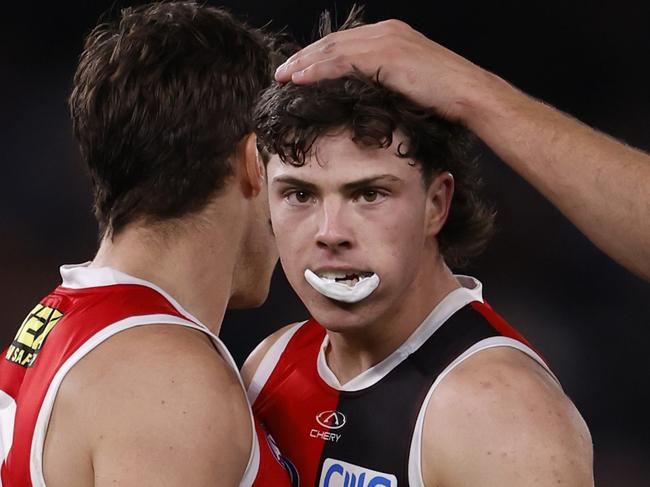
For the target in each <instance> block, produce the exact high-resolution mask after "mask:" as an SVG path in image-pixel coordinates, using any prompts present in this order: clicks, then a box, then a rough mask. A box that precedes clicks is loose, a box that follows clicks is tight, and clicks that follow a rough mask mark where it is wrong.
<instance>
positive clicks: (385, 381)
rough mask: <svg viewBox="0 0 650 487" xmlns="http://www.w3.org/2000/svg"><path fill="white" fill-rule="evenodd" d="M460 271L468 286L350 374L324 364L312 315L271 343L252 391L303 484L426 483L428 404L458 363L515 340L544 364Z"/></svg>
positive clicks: (321, 332) (322, 341) (372, 486)
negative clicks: (342, 379) (342, 375)
mask: <svg viewBox="0 0 650 487" xmlns="http://www.w3.org/2000/svg"><path fill="white" fill-rule="evenodd" d="M457 277H458V279H459V281H460V282H461V284H462V285H463V286H464V287H462V288H459V289H456V290H454V291H452V292H451V293H450V294H449V295H447V297H445V298H444V299H443V300H442V301H441V302H440V303H439V304H438V305H437V306H436V308H435V309H434V310H433V311H432V312H431V313H430V315H429V316H428V317H427V318H426V319H425V320H424V322H423V323H422V324H421V325H420V326H419V327H418V328H417V329H416V330H415V331H414V332H413V334H412V335H411V336H410V337H409V338H408V339H407V340H406V341H405V342H404V343H403V344H402V345H401V346H400V347H399V348H398V349H397V350H395V351H394V352H393V353H392V354H391V355H390V356H388V357H387V358H386V359H384V360H383V361H382V362H380V363H378V364H376V365H375V366H373V367H371V368H370V369H368V370H367V371H365V372H363V373H362V374H360V375H359V376H357V377H355V378H354V379H352V380H351V381H349V382H347V383H346V384H343V385H341V384H340V383H339V381H338V380H337V378H336V376H335V375H334V374H333V373H332V371H331V370H330V369H329V367H328V365H327V362H326V359H325V350H326V347H327V346H328V343H329V342H328V338H327V334H326V332H325V329H324V328H323V327H322V326H321V325H320V324H318V323H317V322H316V321H314V320H309V321H306V322H304V323H299V324H296V325H294V326H293V327H291V328H289V329H288V330H287V331H286V332H285V333H284V334H283V335H282V336H281V337H280V338H279V339H278V340H277V341H276V342H275V343H274V344H273V345H272V346H271V348H270V349H269V351H268V352H267V354H266V355H265V357H264V358H263V359H262V361H261V363H260V366H259V367H258V369H257V371H256V372H255V374H254V376H253V379H252V380H251V384H250V386H249V388H248V396H249V400H250V401H251V404H252V405H253V411H254V413H255V415H256V418H257V419H258V420H259V421H261V422H262V424H263V426H264V428H265V429H267V430H268V431H269V432H270V434H271V435H272V436H273V438H274V439H275V440H276V441H277V444H278V446H279V448H280V450H281V451H282V453H283V454H284V455H285V456H286V458H287V463H288V464H289V465H290V471H293V475H292V477H293V478H294V479H299V485H300V486H319V487H352V486H353V487H379V486H384V487H396V486H399V487H407V486H411V487H416V486H417V487H422V486H423V485H424V484H423V480H422V468H421V444H422V430H423V425H424V414H425V411H426V408H427V405H428V404H429V401H430V398H431V396H432V394H433V393H434V391H435V389H436V387H437V385H438V384H439V383H440V381H442V380H443V379H444V377H445V376H446V375H447V374H448V373H449V372H450V371H451V370H453V369H454V367H456V366H457V365H458V364H460V363H461V362H463V361H464V360H466V359H467V358H468V357H470V356H472V355H473V354H475V353H478V352H480V351H481V350H485V349H487V348H492V347H512V348H516V349H518V350H520V351H522V352H523V353H525V354H527V355H528V356H530V357H531V358H532V359H533V360H535V361H537V362H539V363H540V364H541V365H542V367H544V368H546V369H547V370H548V368H547V366H546V365H545V363H544V361H543V360H542V358H541V357H540V356H539V355H538V354H537V353H536V352H535V351H533V350H532V348H531V347H530V345H529V344H528V342H526V340H525V339H524V338H523V337H522V336H521V335H520V334H519V333H517V332H516V331H515V330H514V329H513V328H512V327H511V326H510V325H508V324H507V323H506V322H505V321H504V320H503V319H502V318H501V317H500V316H499V315H497V314H496V313H495V312H494V311H493V310H492V308H491V307H490V306H489V305H488V304H487V303H485V302H484V301H483V297H482V291H481V289H482V286H481V284H480V282H478V281H477V280H475V279H473V278H469V277H465V276H457ZM549 373H550V371H549ZM551 375H552V374H551ZM294 485H296V483H295V481H294Z"/></svg>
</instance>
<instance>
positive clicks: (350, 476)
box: [318, 458, 397, 487]
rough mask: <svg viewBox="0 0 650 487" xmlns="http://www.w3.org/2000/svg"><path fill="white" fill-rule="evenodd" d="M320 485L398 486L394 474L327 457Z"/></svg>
mask: <svg viewBox="0 0 650 487" xmlns="http://www.w3.org/2000/svg"><path fill="white" fill-rule="evenodd" d="M318 487H397V479H396V478H395V476H394V475H391V474H387V473H383V472H377V471H375V470H370V469H369V468H365V467H361V466H359V465H354V464H352V463H347V462H344V461H341V460H335V459H333V458H327V459H326V460H325V462H324V463H323V470H321V476H320V482H319V483H318Z"/></svg>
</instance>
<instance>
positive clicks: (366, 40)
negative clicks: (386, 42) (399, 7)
mask: <svg viewBox="0 0 650 487" xmlns="http://www.w3.org/2000/svg"><path fill="white" fill-rule="evenodd" d="M405 28H408V26H407V25H406V24H404V23H402V22H399V21H393V20H389V21H385V22H379V23H377V24H369V25H363V26H361V27H356V28H354V29H349V30H344V31H340V32H333V33H331V34H329V35H327V36H325V37H323V38H322V39H319V40H318V41H316V42H314V43H312V44H310V45H309V46H307V47H305V48H303V49H301V50H300V51H298V52H297V53H295V54H294V55H293V56H291V57H290V58H289V59H287V61H286V62H285V63H284V64H282V65H281V66H280V67H279V68H278V69H277V71H276V73H275V79H276V80H277V81H279V82H282V83H285V82H287V81H290V80H292V81H294V82H297V81H296V80H297V79H300V80H307V79H310V80H311V81H315V80H317V79H320V78H318V77H316V74H317V73H324V74H326V75H328V76H329V75H330V74H331V73H334V72H337V73H338V75H339V76H340V75H342V74H344V73H345V72H347V71H349V70H350V68H351V65H352V63H350V62H348V63H347V64H346V67H347V70H344V71H342V72H341V71H340V69H339V68H340V66H339V65H340V64H342V62H341V58H343V57H345V56H350V55H351V54H352V53H354V52H355V51H357V50H359V49H360V48H364V47H365V49H366V50H368V47H369V45H370V44H372V43H374V44H377V40H381V39H383V38H384V37H385V36H386V35H389V34H393V35H394V34H396V33H398V32H399V31H400V30H404V29H405ZM337 58H338V59H337ZM319 63H325V65H321V66H319V67H318V68H315V69H313V70H311V71H307V72H304V73H302V74H300V75H297V73H299V72H301V71H306V70H307V68H311V66H312V65H316V64H319ZM354 64H357V63H356V60H355V62H354ZM294 75H297V76H296V79H294ZM311 81H310V82H311ZM303 82H307V81H303Z"/></svg>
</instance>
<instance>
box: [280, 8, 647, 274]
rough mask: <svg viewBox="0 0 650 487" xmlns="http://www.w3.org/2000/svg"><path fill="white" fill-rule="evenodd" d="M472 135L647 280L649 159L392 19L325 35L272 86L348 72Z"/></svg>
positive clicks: (284, 69)
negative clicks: (374, 80) (370, 78)
mask: <svg viewBox="0 0 650 487" xmlns="http://www.w3.org/2000/svg"><path fill="white" fill-rule="evenodd" d="M353 66H354V67H355V68H356V69H359V70H361V71H362V72H364V73H366V74H367V75H372V74H374V73H375V72H377V70H378V69H379V68H381V79H382V80H383V81H384V82H385V83H386V85H387V86H389V87H390V88H392V89H394V90H396V91H399V92H401V93H403V94H405V95H406V96H408V97H409V98H411V99H412V100H414V101H416V102H418V103H420V104H421V105H423V106H426V107H433V108H435V109H437V111H438V113H440V114H441V115H442V116H444V117H446V118H448V119H450V120H454V121H458V122H460V123H462V124H464V125H465V126H467V127H468V128H469V129H470V130H472V131H473V132H474V133H475V134H477V135H478V136H479V137H480V138H481V139H482V140H483V141H484V142H485V143H486V144H487V145H488V146H489V147H490V148H491V149H492V150H493V151H494V152H495V153H496V154H497V155H498V156H499V157H500V158H501V159H502V160H503V161H504V162H505V163H507V164H508V165H510V166H511V167H512V168H513V169H514V170H516V171H517V172H518V173H519V174H520V175H521V176H523V177H524V178H525V179H526V180H527V181H529V182H530V183H531V184H532V185H533V186H535V187H536V188H537V189H538V190H539V191H540V192H541V193H542V194H543V195H544V196H546V197H547V198H548V199H549V200H550V201H551V202H552V203H553V204H554V205H556V206H557V207H558V209H559V210H560V211H561V212H562V213H563V214H564V215H565V216H566V217H567V218H568V219H569V220H571V221H572V222H573V223H574V224H575V225H576V226H577V227H578V228H579V229H580V230H581V231H582V232H584V234H585V235H586V236H587V237H588V238H589V239H590V240H592V241H593V242H594V244H596V245H597V246H598V247H599V248H600V249H602V250H603V252H605V253H607V254H608V255H609V256H610V257H612V258H613V259H615V260H616V261H617V262H618V263H619V264H621V265H623V266H625V267H626V268H628V269H629V270H630V271H632V272H634V273H635V274H637V275H638V276H639V277H641V278H643V279H645V280H646V281H650V220H649V219H648V214H649V209H650V155H648V154H646V153H643V152H641V151H640V150H637V149H634V148H633V147H629V146H627V145H625V144H622V143H620V142H618V141H616V140H614V139H612V138H611V137H608V136H607V135H605V134H602V133H599V132H598V131H596V130H593V129H591V128H590V127H587V126H586V125H584V124H582V123H580V122H579V121H577V120H575V119H573V118H571V117H569V116H567V115H565V114H563V113H561V112H559V111H558V110H555V109H554V108H552V107H550V106H548V105H546V104H544V103H541V102H539V101H537V100H534V99H532V98H531V97H529V96H527V95H526V94H524V93H522V92H520V91H519V90H517V89H516V88H514V87H513V86H511V85H509V84H508V83H506V82H505V81H504V80H502V79H500V78H499V77H497V76H495V75H494V74H492V73H489V72H487V71H485V70H483V69H481V68H480V67H478V66H476V65H474V64H472V63H471V62H469V61H468V60H466V59H463V58H462V57H460V56H458V55H457V54H455V53H453V52H451V51H449V50H448V49H445V48H444V47H443V46H441V45H439V44H437V43H435V42H433V41H431V40H430V39H428V38H426V37H425V36H423V35H422V34H420V33H419V32H416V31H415V30H413V29H412V28H410V27H409V26H408V25H406V24H405V23H403V22H400V21H398V20H388V21H385V22H380V23H377V24H372V25H366V26H361V27H358V28H356V29H350V30H348V31H341V32H335V33H331V34H330V35H327V36H325V37H323V38H322V39H320V40H319V41H317V42H315V43H314V44H312V45H310V46H308V47H306V48H305V49H303V50H302V51H300V52H298V53H296V54H295V55H294V56H292V57H291V58H289V59H288V60H287V62H286V63H285V64H284V65H282V66H281V67H280V68H279V69H278V71H277V73H276V79H277V80H278V81H281V82H287V81H289V80H291V81H293V82H294V83H297V84H306V83H313V82H315V81H317V80H320V79H331V78H336V77H338V76H341V75H343V74H345V73H349V72H350V71H351V70H352V67H353Z"/></svg>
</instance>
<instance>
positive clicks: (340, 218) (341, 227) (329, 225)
mask: <svg viewBox="0 0 650 487" xmlns="http://www.w3.org/2000/svg"><path fill="white" fill-rule="evenodd" d="M318 218H319V222H318V232H317V234H316V244H317V245H318V246H319V247H321V248H323V249H330V250H339V249H343V248H350V247H351V246H352V235H351V233H350V231H349V228H348V225H347V224H346V222H345V211H344V208H343V205H342V202H341V201H338V200H334V199H332V200H324V201H323V204H322V206H321V211H320V212H319V216H318Z"/></svg>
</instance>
